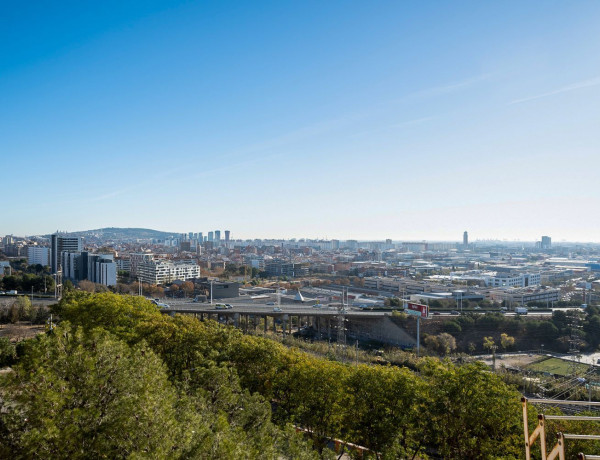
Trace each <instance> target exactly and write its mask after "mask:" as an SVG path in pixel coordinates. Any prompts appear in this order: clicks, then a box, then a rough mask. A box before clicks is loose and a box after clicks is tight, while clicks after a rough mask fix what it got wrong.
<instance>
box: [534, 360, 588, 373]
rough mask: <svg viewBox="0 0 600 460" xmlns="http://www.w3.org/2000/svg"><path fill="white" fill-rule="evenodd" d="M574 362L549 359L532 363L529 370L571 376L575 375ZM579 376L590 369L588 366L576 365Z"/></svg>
mask: <svg viewBox="0 0 600 460" xmlns="http://www.w3.org/2000/svg"><path fill="white" fill-rule="evenodd" d="M573 364H574V363H573V361H567V360H565V359H560V358H547V359H544V360H542V361H537V362H535V363H531V364H530V365H529V366H527V369H529V370H532V371H537V372H548V373H550V374H554V375H570V374H573ZM575 366H576V368H577V374H584V373H585V372H587V370H588V369H589V367H590V366H589V365H588V364H581V363H577V364H575Z"/></svg>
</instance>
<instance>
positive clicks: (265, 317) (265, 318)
mask: <svg viewBox="0 0 600 460" xmlns="http://www.w3.org/2000/svg"><path fill="white" fill-rule="evenodd" d="M263 318H264V320H265V334H266V333H267V315H265V316H263Z"/></svg>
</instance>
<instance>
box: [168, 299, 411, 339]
mask: <svg viewBox="0 0 600 460" xmlns="http://www.w3.org/2000/svg"><path fill="white" fill-rule="evenodd" d="M279 309H280V310H281V311H279ZM162 311H163V312H164V313H181V314H188V315H194V316H195V317H197V318H199V319H200V320H204V319H214V320H217V321H221V322H225V323H227V324H233V325H234V326H236V327H239V328H241V329H242V330H244V332H248V331H249V330H251V329H252V330H255V329H257V328H259V327H262V328H263V330H264V331H265V332H266V331H267V330H268V327H269V318H271V319H272V320H273V321H272V324H271V327H272V328H273V331H276V330H277V324H279V325H280V327H281V329H282V330H283V333H284V334H286V333H287V334H292V332H294V330H296V331H300V330H302V329H305V328H311V329H312V330H313V331H314V333H315V334H316V335H317V337H319V338H322V339H335V338H336V337H337V336H338V330H339V328H340V327H341V325H342V324H344V325H345V331H344V332H345V334H346V337H348V338H350V339H355V340H363V341H367V340H375V341H379V342H382V343H386V344H390V345H396V346H401V347H413V346H414V345H416V340H415V338H414V337H413V336H411V335H410V334H409V333H408V332H406V331H405V330H404V329H403V328H401V327H399V326H398V325H396V323H394V322H393V321H392V320H391V314H390V313H388V312H381V311H362V310H352V309H348V310H345V311H338V309H337V308H332V307H325V306H323V307H321V308H314V307H312V306H306V305H302V304H294V305H289V304H282V305H281V306H279V307H276V306H268V305H256V304H235V305H233V308H231V309H217V308H216V307H215V305H210V304H198V303H183V302H182V303H176V304H174V303H173V304H171V307H170V308H169V309H164V310H162Z"/></svg>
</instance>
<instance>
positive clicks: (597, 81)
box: [508, 77, 600, 105]
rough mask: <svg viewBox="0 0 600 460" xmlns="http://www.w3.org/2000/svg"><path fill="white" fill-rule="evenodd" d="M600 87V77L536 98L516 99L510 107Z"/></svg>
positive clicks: (539, 95)
mask: <svg viewBox="0 0 600 460" xmlns="http://www.w3.org/2000/svg"><path fill="white" fill-rule="evenodd" d="M598 85H600V77H597V78H592V79H590V80H584V81H580V82H577V83H573V84H571V85H567V86H563V87H562V88H558V89H555V90H554V91H548V92H547V93H542V94H537V95H535V96H529V97H524V98H522V99H515V100H514V101H511V102H509V103H508V105H513V104H521V103H523V102H529V101H534V100H536V99H541V98H543V97H548V96H554V95H555V94H561V93H566V92H569V91H575V90H577V89H583V88H592V87H594V86H598Z"/></svg>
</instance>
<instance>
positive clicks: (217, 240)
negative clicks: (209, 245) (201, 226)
mask: <svg viewBox="0 0 600 460" xmlns="http://www.w3.org/2000/svg"><path fill="white" fill-rule="evenodd" d="M215 243H216V244H217V246H218V245H219V244H221V230H215Z"/></svg>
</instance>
